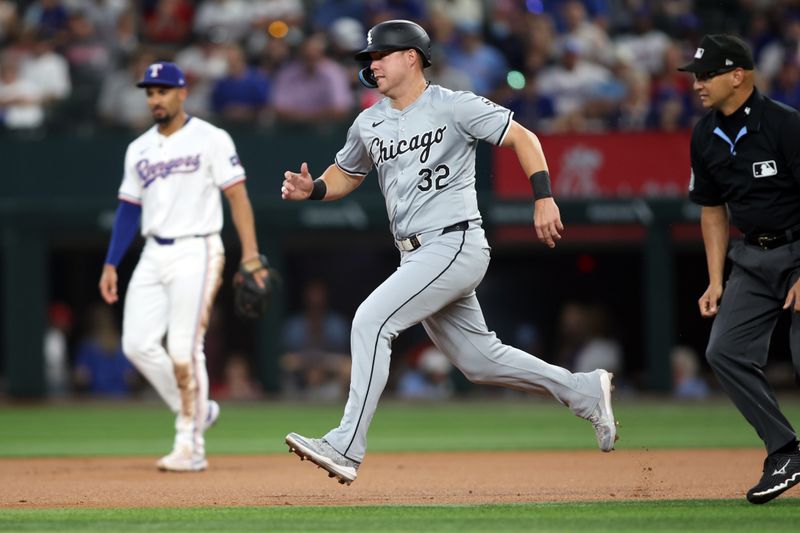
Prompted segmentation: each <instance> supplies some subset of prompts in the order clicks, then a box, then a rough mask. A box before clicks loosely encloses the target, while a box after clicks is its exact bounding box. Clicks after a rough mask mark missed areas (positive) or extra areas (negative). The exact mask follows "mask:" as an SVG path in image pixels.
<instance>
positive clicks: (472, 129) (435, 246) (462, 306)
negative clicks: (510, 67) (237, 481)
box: [324, 85, 602, 462]
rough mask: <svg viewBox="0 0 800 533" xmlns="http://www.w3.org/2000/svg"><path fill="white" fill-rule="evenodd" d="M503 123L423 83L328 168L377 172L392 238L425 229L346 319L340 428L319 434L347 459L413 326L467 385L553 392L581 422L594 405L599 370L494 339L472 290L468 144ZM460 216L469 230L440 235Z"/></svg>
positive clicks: (377, 114) (485, 104)
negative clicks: (346, 373) (565, 364)
mask: <svg viewBox="0 0 800 533" xmlns="http://www.w3.org/2000/svg"><path fill="white" fill-rule="evenodd" d="M510 125H511V112H510V111H509V110H507V109H504V108H503V107H500V106H498V105H496V104H494V103H492V102H490V101H489V100H486V99H485V98H481V97H479V96H476V95H474V94H472V93H469V92H453V91H450V90H448V89H444V88H442V87H439V86H436V85H430V86H428V88H427V89H426V90H425V92H423V94H422V95H421V96H420V97H419V98H418V99H417V100H416V101H415V102H414V103H413V104H411V105H410V106H408V107H406V108H405V109H403V110H402V111H400V110H397V109H393V108H392V107H391V106H390V102H389V100H388V99H384V100H382V101H381V102H379V103H377V104H375V105H374V106H372V107H371V108H369V109H367V110H365V111H363V112H362V113H361V114H360V115H359V117H358V118H357V119H356V121H355V123H354V124H353V126H352V127H351V128H350V131H349V133H348V136H347V143H346V144H345V146H344V148H343V149H342V150H341V151H340V152H339V153H338V154H337V156H336V164H337V166H338V167H339V168H340V169H342V170H343V171H344V172H347V173H348V174H351V175H366V174H367V173H368V172H369V171H370V170H371V169H372V167H373V166H375V167H377V169H378V178H379V180H380V186H381V190H382V191H383V194H384V196H385V198H386V209H387V212H388V214H389V218H390V220H391V228H392V232H393V233H394V236H395V238H396V239H398V240H399V239H405V238H408V237H411V236H414V235H417V234H420V233H421V234H423V238H422V239H421V241H420V242H421V246H419V247H418V248H417V249H414V250H407V251H403V252H402V253H401V261H400V267H399V268H398V269H397V270H396V271H395V272H394V273H393V274H392V275H391V276H389V278H388V279H387V280H386V281H384V282H383V283H382V284H381V285H380V286H379V287H378V288H377V289H375V291H373V292H372V294H371V295H370V296H369V297H368V298H367V299H366V300H364V302H363V303H362V304H361V306H359V308H358V311H357V312H356V314H355V316H354V317H353V327H352V334H351V351H352V358H353V363H352V370H351V377H350V393H349V396H348V399H347V405H346V406H345V411H344V416H343V417H342V420H341V423H340V424H339V427H337V428H335V429H333V430H331V431H329V432H328V433H327V434H326V435H325V437H324V438H325V440H326V441H327V442H328V443H329V444H330V445H331V446H332V447H333V448H334V449H336V450H337V451H338V452H339V453H341V454H343V455H344V456H346V457H348V458H350V459H351V460H354V461H358V462H360V461H361V460H362V459H363V458H364V454H365V452H366V447H367V430H368V428H369V425H370V422H371V421H372V417H373V415H374V413H375V410H376V408H377V405H378V399H379V398H380V395H381V393H382V392H383V389H384V387H385V386H386V382H387V379H388V376H389V361H390V360H391V349H392V341H393V340H394V339H395V338H396V337H397V335H399V334H400V333H401V332H403V331H404V330H406V329H407V328H409V327H411V326H413V325H414V324H418V323H420V322H421V323H422V325H423V326H424V327H425V330H426V331H427V332H428V335H429V336H430V338H431V340H432V341H433V342H434V344H435V345H436V346H437V348H439V350H441V351H442V352H443V353H444V354H445V355H446V356H447V357H448V358H449V359H450V361H451V362H452V363H453V364H454V365H455V366H456V367H457V368H459V369H460V370H461V371H462V372H463V373H464V374H465V375H466V376H467V377H468V378H469V379H471V380H472V381H474V382H476V383H487V384H494V385H502V386H505V387H512V388H515V389H519V390H524V391H527V392H531V393H536V394H545V395H551V396H553V397H554V398H555V399H557V400H558V401H559V402H561V403H563V404H564V405H567V406H568V407H569V408H570V410H572V412H573V413H575V414H576V415H578V416H582V417H584V418H586V417H588V416H589V415H590V414H591V413H592V412H593V410H594V409H595V407H596V406H597V405H598V401H599V399H600V398H601V396H602V388H601V377H600V376H601V374H600V373H599V372H593V373H588V374H586V373H579V374H573V373H571V372H569V371H568V370H566V369H563V368H560V367H557V366H554V365H550V364H548V363H546V362H545V361H542V360H541V359H538V358H537V357H534V356H533V355H531V354H528V353H525V352H523V351H522V350H519V349H517V348H514V347H512V346H508V345H505V344H503V343H502V342H500V340H499V339H498V338H497V336H496V335H495V334H494V333H493V332H491V331H489V329H488V327H487V326H486V322H485V320H484V318H483V312H482V311H481V308H480V304H479V303H478V299H477V296H476V294H475V289H476V287H477V286H478V284H479V283H480V282H481V280H482V279H483V276H484V274H485V272H486V269H487V268H488V266H489V245H488V243H487V242H486V238H485V236H484V233H483V228H481V226H480V213H479V212H478V203H477V198H476V194H475V148H476V145H477V142H478V141H479V140H485V141H488V142H490V143H493V144H501V143H502V142H503V139H504V138H505V135H506V134H507V133H508V130H509V127H510ZM465 220H469V221H470V223H469V224H463V225H460V226H458V229H457V230H456V229H455V228H452V227H450V228H448V227H449V226H452V225H454V224H456V223H458V222H463V221H465ZM444 228H448V230H452V231H443V229H444Z"/></svg>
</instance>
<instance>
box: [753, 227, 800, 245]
mask: <svg viewBox="0 0 800 533" xmlns="http://www.w3.org/2000/svg"><path fill="white" fill-rule="evenodd" d="M796 240H800V227H797V228H792V229H787V230H785V231H777V232H775V233H747V234H745V236H744V241H745V242H746V243H747V244H752V245H753V246H758V247H759V248H761V249H762V250H772V249H773V248H777V247H779V246H783V245H784V244H789V243H790V242H794V241H796Z"/></svg>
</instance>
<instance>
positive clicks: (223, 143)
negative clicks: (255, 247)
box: [119, 117, 245, 239]
mask: <svg viewBox="0 0 800 533" xmlns="http://www.w3.org/2000/svg"><path fill="white" fill-rule="evenodd" d="M244 180H245V173H244V168H243V167H242V165H241V163H240V162H239V157H238V156H237V155H236V148H235V147H234V144H233V140H232V139H231V136H230V135H229V134H228V133H227V132H226V131H225V130H222V129H220V128H217V127H216V126H214V125H212V124H209V123H208V122H206V121H205V120H202V119H199V118H196V117H191V118H190V119H189V120H188V121H187V122H186V124H185V125H184V126H183V127H182V128H181V129H180V130H178V131H176V132H175V133H173V134H172V135H170V136H168V137H165V136H163V135H161V134H160V133H159V132H158V128H157V126H153V127H152V128H150V129H149V130H147V131H146V132H145V133H143V134H142V135H141V136H140V137H138V138H137V139H136V140H134V141H133V142H132V143H131V144H130V145H129V146H128V151H127V153H126V154H125V174H124V177H123V178H122V185H121V186H120V189H119V198H120V200H124V201H127V202H131V203H134V204H137V205H141V206H142V235H143V236H145V237H146V236H157V237H161V238H165V239H174V238H179V237H187V236H191V235H207V234H210V233H218V232H219V231H220V230H221V229H222V199H221V197H220V189H226V188H228V187H231V186H232V185H235V184H237V183H240V182H242V181H244Z"/></svg>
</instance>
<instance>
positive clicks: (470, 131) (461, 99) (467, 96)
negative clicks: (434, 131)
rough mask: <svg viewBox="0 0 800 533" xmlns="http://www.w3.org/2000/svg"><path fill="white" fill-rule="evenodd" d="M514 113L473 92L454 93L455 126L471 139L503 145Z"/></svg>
mask: <svg viewBox="0 0 800 533" xmlns="http://www.w3.org/2000/svg"><path fill="white" fill-rule="evenodd" d="M512 115H513V113H512V112H511V111H509V110H508V109H506V108H504V107H502V106H500V105H497V104H495V103H494V102H492V101H491V100H489V99H488V98H484V97H483V96H478V95H476V94H473V93H471V92H467V91H461V92H455V93H453V120H454V121H455V126H456V128H458V130H459V131H461V132H462V134H464V135H465V136H466V137H467V138H469V139H476V140H479V141H486V142H488V143H491V144H495V145H498V146H499V145H501V144H502V143H503V139H505V137H506V134H507V133H508V128H509V126H510V125H511V117H512Z"/></svg>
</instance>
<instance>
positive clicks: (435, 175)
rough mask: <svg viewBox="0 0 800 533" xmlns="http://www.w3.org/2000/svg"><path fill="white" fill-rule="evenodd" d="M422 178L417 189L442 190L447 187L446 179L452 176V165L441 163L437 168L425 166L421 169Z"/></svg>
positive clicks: (424, 190)
mask: <svg viewBox="0 0 800 533" xmlns="http://www.w3.org/2000/svg"><path fill="white" fill-rule="evenodd" d="M419 175H420V177H422V180H421V181H420V184H419V185H417V189H419V190H421V191H422V192H427V191H429V190H431V189H434V190H437V191H438V190H440V189H444V188H445V187H447V185H448V184H447V183H445V180H446V179H447V178H448V176H450V167H448V166H447V165H439V166H438V167H436V168H435V169H433V170H431V169H429V168H423V169H421V170H420V171H419Z"/></svg>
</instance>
